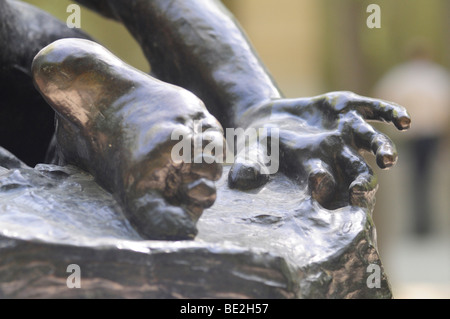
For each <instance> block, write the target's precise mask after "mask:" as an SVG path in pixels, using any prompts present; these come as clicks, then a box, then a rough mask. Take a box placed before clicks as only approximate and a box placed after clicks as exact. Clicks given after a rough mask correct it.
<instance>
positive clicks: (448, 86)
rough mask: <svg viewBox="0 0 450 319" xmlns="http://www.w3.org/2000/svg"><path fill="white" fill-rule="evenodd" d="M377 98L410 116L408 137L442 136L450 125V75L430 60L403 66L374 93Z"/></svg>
mask: <svg viewBox="0 0 450 319" xmlns="http://www.w3.org/2000/svg"><path fill="white" fill-rule="evenodd" d="M375 96H376V97H377V98H380V99H383V100H387V101H392V102H396V103H398V104H400V105H402V106H404V107H405V108H406V109H407V110H408V112H409V114H410V115H411V119H412V121H411V129H410V130H409V131H408V136H409V137H412V136H436V135H442V134H443V133H444V132H445V131H446V130H447V129H448V125H449V123H450V74H449V73H448V71H447V70H446V69H444V68H443V67H441V66H439V65H437V64H435V63H433V62H431V61H427V60H414V61H410V62H406V63H403V64H401V65H399V66H397V67H395V68H394V69H392V70H391V71H390V72H388V73H387V74H386V75H385V76H384V77H383V78H382V79H381V81H380V82H379V83H378V84H377V86H376V89H375Z"/></svg>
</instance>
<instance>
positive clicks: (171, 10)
mask: <svg viewBox="0 0 450 319" xmlns="http://www.w3.org/2000/svg"><path fill="white" fill-rule="evenodd" d="M78 2H80V3H82V4H85V5H87V6H88V7H90V8H92V9H94V10H96V11H97V12H99V13H101V14H104V15H106V16H108V17H110V18H114V19H116V20H118V21H120V22H122V23H123V24H124V25H125V26H127V28H128V29H129V30H130V32H131V33H132V34H133V36H134V37H135V38H136V40H137V41H138V42H139V43H140V44H141V46H142V49H143V51H144V53H145V55H146V57H147V58H148V60H149V61H150V63H151V66H152V72H153V73H154V75H155V76H156V77H158V78H160V79H162V80H163V81H167V82H170V83H174V84H177V85H180V86H182V87H184V88H186V89H188V90H190V91H192V92H194V93H195V94H196V95H197V96H199V97H200V98H201V99H202V100H203V101H204V102H205V105H206V107H207V108H208V110H209V111H210V112H211V113H212V114H213V115H214V116H215V117H216V118H217V119H218V120H219V121H220V122H221V124H222V126H223V127H239V128H244V129H248V128H262V127H270V128H277V129H279V132H280V159H279V160H280V167H281V168H282V170H283V172H284V173H285V174H287V175H288V176H290V177H291V178H294V179H303V180H305V179H308V180H309V185H310V189H309V192H310V193H311V194H312V196H313V197H314V198H316V199H317V200H318V201H319V202H320V203H321V204H323V205H326V206H328V207H335V206H341V205H343V204H345V203H348V202H351V203H353V204H355V205H360V206H365V205H367V204H368V203H371V202H372V201H373V196H374V194H375V189H376V186H377V183H376V178H375V177H374V174H373V172H372V170H371V169H370V167H369V166H368V165H367V164H366V163H365V161H364V159H363V158H362V157H361V156H360V155H359V153H360V152H361V151H363V150H368V151H370V152H372V153H374V154H375V155H376V157H377V163H378V166H379V167H381V168H388V167H390V166H392V165H393V164H394V163H395V162H396V160H397V153H396V150H395V146H394V145H393V143H392V141H391V140H390V139H389V138H388V137H387V136H385V135H383V134H382V133H380V132H377V131H376V130H374V129H373V128H372V127H371V126H370V125H369V124H368V123H366V122H365V121H366V120H376V121H386V122H392V123H394V124H395V125H396V127H397V128H398V129H400V130H404V129H407V128H408V127H409V124H410V118H409V115H408V114H407V112H406V110H405V109H404V108H403V107H401V106H399V105H395V104H393V103H388V102H384V101H379V100H374V99H370V98H366V97H362V96H358V95H355V94H353V93H351V92H332V93H328V94H324V95H322V96H318V97H312V98H301V99H286V98H284V97H283V93H282V92H281V91H280V90H279V89H278V88H277V85H276V83H275V81H274V80H273V79H272V77H271V76H270V74H269V73H268V71H267V70H266V68H265V67H264V64H263V63H262V62H261V61H260V60H259V58H258V56H257V55H256V54H255V52H254V50H253V48H252V46H251V44H250V42H249V41H248V40H247V38H246V36H245V33H244V32H243V31H242V30H241V28H240V27H239V25H238V23H237V22H236V21H235V20H234V18H233V16H232V15H231V13H230V12H228V10H227V9H226V8H225V7H224V6H223V5H222V3H221V2H220V1H216V0H211V1H202V0H183V1H181V0H179V1H178V0H175V1H165V0H140V1H135V2H134V3H133V5H130V4H129V2H128V1H110V0H78ZM252 148H253V149H254V150H255V152H261V153H264V149H263V148H264V146H261V145H259V144H258V142H257V143H256V145H254V146H252ZM255 157H256V156H255ZM234 162H235V165H234V167H233V168H232V170H231V171H230V175H229V183H230V186H231V187H236V188H239V189H243V190H244V189H252V188H257V187H259V186H262V185H264V184H265V183H266V182H267V181H268V180H269V178H268V176H267V175H265V174H262V172H264V164H263V163H261V162H260V161H254V160H247V159H242V158H239V155H238V156H237V158H236V160H235V161H234ZM332 202H334V203H332Z"/></svg>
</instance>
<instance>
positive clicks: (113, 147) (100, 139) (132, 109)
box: [33, 39, 222, 239]
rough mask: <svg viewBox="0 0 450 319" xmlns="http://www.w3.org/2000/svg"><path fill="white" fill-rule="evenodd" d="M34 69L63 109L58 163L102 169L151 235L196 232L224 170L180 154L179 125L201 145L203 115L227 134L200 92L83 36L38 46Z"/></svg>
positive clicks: (100, 174) (98, 172) (104, 180)
mask: <svg viewBox="0 0 450 319" xmlns="http://www.w3.org/2000/svg"><path fill="white" fill-rule="evenodd" d="M33 77H34V80H35V83H36V87H37V88H38V89H39V91H40V92H41V93H42V95H43V96H44V98H45V99H46V100H47V102H48V103H49V104H50V105H51V106H52V107H53V109H54V110H55V111H56V113H57V124H56V126H57V128H56V142H57V155H58V157H59V164H73V165H77V166H79V167H81V168H84V169H86V170H87V171H89V172H90V173H91V174H92V175H93V176H95V178H96V179H97V180H98V182H99V183H100V185H102V186H103V187H105V188H106V189H107V190H108V191H110V192H112V193H113V194H115V195H116V196H117V198H118V199H119V202H121V203H122V205H123V206H124V207H125V212H126V214H127V216H128V218H129V219H130V221H131V223H132V225H134V226H135V227H136V228H137V229H138V231H139V232H140V233H141V234H142V235H143V236H144V237H146V238H153V239H187V238H193V237H194V236H195V233H196V229H195V222H196V221H197V220H198V218H199V217H200V215H201V213H202V211H203V209H204V208H205V207H209V206H211V205H212V204H213V202H214V200H215V196H216V194H215V188H214V185H213V184H212V183H211V181H213V180H216V179H218V178H219V177H220V174H221V173H220V166H219V164H217V163H212V164H208V163H206V162H203V163H202V164H198V163H194V161H193V160H192V161H190V162H186V163H185V162H174V161H173V160H172V157H171V151H172V148H173V147H174V145H175V144H176V143H177V142H178V140H176V141H175V140H173V139H172V133H173V132H174V131H179V132H182V133H183V135H184V136H188V137H189V138H191V140H192V145H194V143H193V141H194V139H198V138H199V136H200V138H202V136H201V135H202V132H199V131H197V127H196V125H198V123H200V124H201V125H202V126H203V128H209V131H210V132H211V130H214V131H215V134H217V135H218V138H219V139H222V129H221V126H220V124H219V123H218V122H217V121H216V120H215V119H214V118H213V117H212V116H211V115H210V114H209V113H208V111H207V110H206V108H205V107H204V105H203V103H202V102H201V101H200V100H199V99H198V98H197V97H195V96H194V95H193V94H192V93H190V92H188V91H186V90H184V89H182V88H179V87H175V86H173V85H170V84H167V83H164V82H161V81H159V80H157V79H154V78H152V77H151V76H149V75H147V74H144V73H142V72H140V71H138V70H136V69H134V68H132V67H131V66H128V65H127V64H125V63H124V62H122V61H121V60H119V59H118V58H117V57H115V56H114V55H113V54H112V53H110V52H109V51H108V50H106V49H105V48H103V47H102V46H100V45H98V44H96V43H94V42H91V41H87V40H80V39H63V40H59V41H56V42H54V43H52V44H51V45H49V46H47V47H46V48H44V49H43V50H42V51H41V52H39V54H38V55H37V56H36V58H35V59H34V61H33ZM192 147H193V146H192ZM193 153H194V152H192V154H193ZM194 164H195V165H194ZM211 166H213V168H211ZM197 172H198V173H197Z"/></svg>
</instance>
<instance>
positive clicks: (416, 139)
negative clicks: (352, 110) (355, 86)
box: [375, 40, 450, 235]
mask: <svg viewBox="0 0 450 319" xmlns="http://www.w3.org/2000/svg"><path fill="white" fill-rule="evenodd" d="M375 96H376V97H378V98H381V99H385V100H389V101H393V102H396V103H399V104H401V105H403V106H405V107H406V108H407V110H408V112H409V113H410V115H411V118H412V119H413V121H414V126H413V127H412V128H411V130H410V134H408V136H407V145H408V147H409V148H410V154H411V160H412V163H413V170H414V172H413V185H412V187H413V189H412V192H413V193H412V195H413V201H414V202H413V205H414V211H413V213H414V215H413V232H414V234H416V235H427V234H430V233H431V231H432V230H433V229H432V228H433V227H432V223H433V220H432V216H433V213H432V203H431V194H430V186H431V185H432V184H431V183H430V179H431V178H432V172H433V169H432V164H433V159H434V158H435V156H436V155H437V153H438V150H439V145H440V144H441V143H442V142H443V139H444V137H445V135H446V132H447V131H448V127H449V122H450V116H449V113H450V73H449V72H448V70H447V69H445V68H444V67H443V66H441V65H439V64H437V63H435V62H434V61H433V60H432V54H431V50H430V49H429V46H428V45H427V44H426V42H425V41H419V40H418V41H416V42H415V43H413V44H411V45H410V47H409V50H408V60H407V61H406V62H403V63H402V64H400V65H398V66H396V67H394V68H393V69H392V70H391V71H389V72H387V74H385V75H384V76H383V77H382V79H381V80H380V81H379V82H378V84H377V85H376V87H375Z"/></svg>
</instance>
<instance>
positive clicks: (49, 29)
mask: <svg viewBox="0 0 450 319" xmlns="http://www.w3.org/2000/svg"><path fill="white" fill-rule="evenodd" d="M61 38H84V39H90V37H89V36H88V35H87V34H85V33H84V32H82V31H80V30H79V29H69V28H68V27H67V26H66V24H65V23H63V22H61V21H60V20H58V19H56V18H55V17H53V16H51V15H50V14H48V13H47V12H44V11H42V10H39V9H37V8H36V7H34V6H31V5H29V4H27V3H23V2H21V1H14V0H2V1H0V43H1V44H2V47H1V49H0V95H1V98H0V145H1V146H3V147H5V148H6V149H8V150H9V151H11V152H12V153H14V154H15V155H16V156H18V157H19V158H20V159H21V160H23V161H24V162H26V163H27V164H28V165H32V166H34V165H36V164H37V163H42V162H43V161H44V160H45V155H46V152H47V147H48V145H49V142H50V140H51V138H52V136H53V133H54V130H55V129H54V117H55V114H54V112H53V111H52V109H51V108H49V107H48V105H47V103H46V102H45V101H44V99H43V98H42V96H41V95H40V94H39V92H38V91H37V90H36V89H35V88H34V86H33V81H32V79H31V62H32V61H33V58H34V56H35V55H36V54H37V53H38V52H39V50H41V49H42V48H43V47H45V46H46V45H48V44H50V43H52V42H53V41H55V40H58V39H61Z"/></svg>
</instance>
